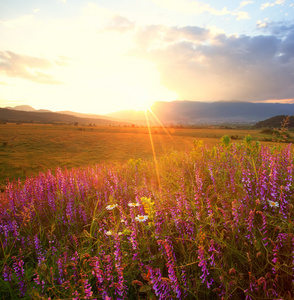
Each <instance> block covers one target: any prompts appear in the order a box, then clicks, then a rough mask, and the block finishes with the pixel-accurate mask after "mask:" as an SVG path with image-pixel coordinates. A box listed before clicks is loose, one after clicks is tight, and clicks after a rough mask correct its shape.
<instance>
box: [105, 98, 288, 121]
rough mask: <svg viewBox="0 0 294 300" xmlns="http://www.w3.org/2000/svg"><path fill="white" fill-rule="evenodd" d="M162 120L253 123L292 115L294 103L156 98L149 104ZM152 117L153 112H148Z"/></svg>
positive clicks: (127, 114)
mask: <svg viewBox="0 0 294 300" xmlns="http://www.w3.org/2000/svg"><path fill="white" fill-rule="evenodd" d="M151 110H152V111H153V113H154V114H155V115H156V116H157V117H158V118H159V119H160V121H161V122H162V123H165V124H166V123H182V124H199V123H202V124H205V123H206V124H208V123H210V124H213V123H226V122H231V123H249V124H255V123H256V122H259V121H262V120H264V119H266V118H270V117H274V116H276V115H285V114H290V115H294V104H281V103H252V102H238V101H219V102H197V101H172V102H163V101H157V102H155V103H154V104H153V106H152V107H151ZM107 116H110V117H115V118H121V119H124V120H128V121H132V122H135V121H138V120H141V121H142V120H144V119H145V114H144V113H141V114H138V113H137V114H136V113H134V111H120V112H115V113H111V114H107ZM148 116H149V117H151V118H152V114H151V113H148Z"/></svg>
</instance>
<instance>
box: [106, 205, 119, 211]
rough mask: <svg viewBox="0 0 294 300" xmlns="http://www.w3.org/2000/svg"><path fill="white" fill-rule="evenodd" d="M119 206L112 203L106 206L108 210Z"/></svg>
mask: <svg viewBox="0 0 294 300" xmlns="http://www.w3.org/2000/svg"><path fill="white" fill-rule="evenodd" d="M116 207H117V204H110V205H107V206H106V209H107V210H112V209H114V208H116Z"/></svg>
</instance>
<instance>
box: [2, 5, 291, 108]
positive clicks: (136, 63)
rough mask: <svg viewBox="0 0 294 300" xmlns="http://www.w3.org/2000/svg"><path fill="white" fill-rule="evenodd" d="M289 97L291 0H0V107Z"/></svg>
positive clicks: (132, 105) (141, 105) (286, 100)
mask: <svg viewBox="0 0 294 300" xmlns="http://www.w3.org/2000/svg"><path fill="white" fill-rule="evenodd" d="M174 100H191V101H210V102H211V101H220V100H228V101H231V100H238V101H250V102H281V103H294V2H293V0H259V1H246V0H245V1H238V0H223V1H221V0H208V1H204V0H203V1H196V0H135V1H134V0H92V1H87V0H26V1H23V0H1V1H0V107H7V106H12V107H14V106H16V105H30V106H32V107H34V108H35V109H50V110H53V111H61V110H71V111H76V112H82V113H95V114H107V113H110V112H115V111H119V110H125V109H136V110H139V109H145V108H146V107H148V106H150V105H151V104H152V103H153V102H154V101H174Z"/></svg>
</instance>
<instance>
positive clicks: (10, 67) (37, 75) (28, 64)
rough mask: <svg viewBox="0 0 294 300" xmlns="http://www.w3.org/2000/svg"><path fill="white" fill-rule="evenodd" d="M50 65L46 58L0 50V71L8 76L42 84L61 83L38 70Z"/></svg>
mask: <svg viewBox="0 0 294 300" xmlns="http://www.w3.org/2000/svg"><path fill="white" fill-rule="evenodd" d="M51 66H52V64H51V62H50V61H49V60H47V59H43V58H38V57H33V56H27V55H22V54H17V53H15V52H12V51H0V72H1V73H3V74H6V75H7V76H10V77H20V78H24V79H28V80H31V81H34V82H37V83H42V84H61V82H59V81H58V80H55V79H54V77H53V76H51V75H48V74H45V73H43V72H40V71H39V70H38V69H48V68H50V67H51Z"/></svg>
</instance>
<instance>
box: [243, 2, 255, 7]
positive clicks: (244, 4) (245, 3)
mask: <svg viewBox="0 0 294 300" xmlns="http://www.w3.org/2000/svg"><path fill="white" fill-rule="evenodd" d="M253 3H254V1H242V2H241V3H240V7H243V6H246V5H248V4H253Z"/></svg>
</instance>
